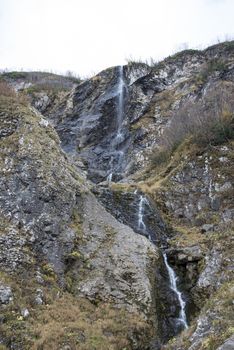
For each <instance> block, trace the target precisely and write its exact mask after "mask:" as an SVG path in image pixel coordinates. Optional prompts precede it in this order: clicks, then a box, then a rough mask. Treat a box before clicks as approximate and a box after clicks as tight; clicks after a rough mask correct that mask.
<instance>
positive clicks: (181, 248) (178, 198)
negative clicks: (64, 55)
mask: <svg viewBox="0 0 234 350" xmlns="http://www.w3.org/2000/svg"><path fill="white" fill-rule="evenodd" d="M233 67H234V44H233V42H229V43H223V44H220V45H216V46H214V47H211V48H208V49H207V50H205V51H202V52H199V51H192V50H188V51H185V52H182V53H179V54H177V55H175V56H172V57H169V58H167V59H166V60H164V61H163V62H160V63H159V64H157V65H155V66H152V67H150V66H148V65H146V64H142V63H130V64H128V65H126V66H123V67H113V68H110V69H107V70H105V71H103V72H101V73H99V74H98V75H97V76H95V77H93V78H91V79H89V80H86V81H83V82H80V81H77V80H75V81H74V80H72V79H70V78H64V79H63V78H61V77H58V76H51V75H48V76H46V74H45V73H43V74H42V75H40V74H39V76H38V75H36V76H37V80H35V79H36V78H35V76H34V73H24V75H22V74H20V73H19V76H17V74H16V72H13V73H7V74H5V75H4V74H3V76H2V77H1V79H4V80H5V81H6V82H8V83H9V84H10V85H11V86H12V87H14V89H15V90H17V94H16V95H14V94H11V95H10V96H6V93H2V92H1V90H0V119H1V125H0V146H1V151H0V152H1V159H0V162H1V167H0V172H1V176H0V193H1V194H0V210H1V219H0V309H1V316H0V328H1V332H0V344H1V345H2V346H3V349H17V350H24V349H45V350H47V349H50V348H51V349H53V348H54V349H71V350H73V349H74V350H75V349H79V350H92V349H96V350H102V349H110V350H119V349H121V350H124V349H129V350H130V349H131V350H159V349H173V350H186V349H187V350H205V349H208V350H209V349H210V350H211V349H212V350H214V349H220V350H226V349H229V348H230V349H231V348H232V346H233V344H232V343H233V323H232V315H233V268H232V263H233V224H232V222H233V213H234V212H233V207H232V202H233V110H234V102H233V93H234V68H233ZM26 97H27V98H26ZM214 101H215V103H214ZM213 115H215V116H216V117H217V118H216V119H215V123H214V119H212V118H213V117H212V116H213ZM197 116H199V117H197ZM199 118H200V119H199ZM204 120H205V121H206V127H208V129H207V128H204V126H203V124H202V123H203V121H204ZM210 120H211V121H212V122H213V124H211V121H210ZM176 121H178V123H176ZM199 123H200V124H199ZM197 128H198V129H199V130H197ZM202 128H204V130H202ZM201 130H202V132H201ZM207 130H208V131H207ZM199 140H200V141H199ZM162 151H163V152H164V153H163V152H162ZM165 255H166V259H167V260H166V261H167V262H168V264H169V267H170V268H171V269H172V270H173V272H174V282H175V283H176V290H177V292H175V288H174V287H173V285H172V284H171V281H170V279H169V272H168V266H166V264H165ZM163 257H164V258H163ZM179 298H180V299H179ZM183 303H184V309H183V310H184V311H185V314H186V315H185V316H186V320H187V322H188V326H189V328H188V329H185V328H186V327H185V324H186V323H183V324H182V323H181V305H183ZM186 326H187V324H186ZM182 330H183V333H181V334H180V335H179V336H177V335H178V333H180V332H181V331H182ZM169 340H170V341H169ZM1 345H0V347H1Z"/></svg>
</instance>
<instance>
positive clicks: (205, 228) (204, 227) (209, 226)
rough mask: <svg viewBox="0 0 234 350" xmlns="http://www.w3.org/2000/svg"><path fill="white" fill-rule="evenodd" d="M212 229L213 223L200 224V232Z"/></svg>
mask: <svg viewBox="0 0 234 350" xmlns="http://www.w3.org/2000/svg"><path fill="white" fill-rule="evenodd" d="M212 231H214V225H213V224H204V225H202V228H201V232H202V233H206V232H212Z"/></svg>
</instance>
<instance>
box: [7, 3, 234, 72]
mask: <svg viewBox="0 0 234 350" xmlns="http://www.w3.org/2000/svg"><path fill="white" fill-rule="evenodd" d="M226 35H229V36H230V37H234V0H0V69H4V68H8V69H24V70H52V71H54V72H62V73H64V72H66V71H67V70H71V71H74V72H76V73H77V74H80V75H81V76H86V75H90V74H92V73H94V72H95V73H97V72H98V71H100V70H102V69H104V68H107V67H109V66H113V65H118V64H124V63H126V58H130V57H131V58H134V59H138V58H142V59H147V58H150V57H152V58H154V59H159V58H162V57H165V56H167V55H169V54H171V53H173V52H175V50H176V49H179V48H180V46H181V44H182V43H188V45H189V47H204V46H206V45H209V44H213V43H214V42H215V41H217V39H218V38H219V39H220V40H224V39H225V36H226Z"/></svg>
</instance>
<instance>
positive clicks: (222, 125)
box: [153, 85, 234, 165]
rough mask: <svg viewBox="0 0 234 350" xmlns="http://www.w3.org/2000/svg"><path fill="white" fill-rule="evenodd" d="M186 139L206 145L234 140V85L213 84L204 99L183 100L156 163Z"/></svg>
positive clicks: (166, 158)
mask: <svg viewBox="0 0 234 350" xmlns="http://www.w3.org/2000/svg"><path fill="white" fill-rule="evenodd" d="M186 139H190V140H191V141H192V142H193V143H196V144H198V145H201V146H203V147H206V146H208V145H209V146H214V145H220V144H223V143H225V142H228V141H230V140H232V139H234V87H233V86H231V85H230V86H229V85H228V86H222V87H221V86H214V87H213V88H212V89H210V90H209V91H207V93H206V95H205V96H204V97H203V98H202V99H200V100H198V101H187V102H186V103H184V104H183V106H181V107H180V108H179V110H178V111H177V112H176V113H175V114H174V116H173V117H172V119H171V120H170V121H169V124H168V125H167V127H166V129H165V130H164V133H163V135H162V139H161V143H160V148H159V150H158V152H157V153H156V154H155V155H154V156H153V162H154V163H155V164H157V165H160V164H161V163H164V162H165V161H167V160H168V159H169V158H170V156H171V154H172V153H173V152H174V151H175V150H176V149H177V148H178V146H179V145H180V144H182V143H183V142H184V141H185V140H186Z"/></svg>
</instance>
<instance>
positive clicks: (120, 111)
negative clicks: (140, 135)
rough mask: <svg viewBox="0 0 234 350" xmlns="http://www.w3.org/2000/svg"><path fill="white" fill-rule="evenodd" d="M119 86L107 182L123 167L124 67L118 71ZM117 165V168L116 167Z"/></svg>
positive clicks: (120, 67)
mask: <svg viewBox="0 0 234 350" xmlns="http://www.w3.org/2000/svg"><path fill="white" fill-rule="evenodd" d="M118 76H119V77H118V85H117V96H118V100H117V110H116V133H115V136H114V139H113V141H112V144H111V148H112V152H111V153H112V155H111V160H110V170H109V174H108V176H107V181H108V182H111V181H112V178H113V175H114V170H115V169H116V170H118V168H119V166H120V165H121V161H122V158H123V156H124V152H123V151H122V150H119V147H120V144H121V143H122V142H123V141H124V133H123V117H124V91H125V89H126V84H125V82H124V71H123V66H119V71H118ZM114 163H115V166H114Z"/></svg>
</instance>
